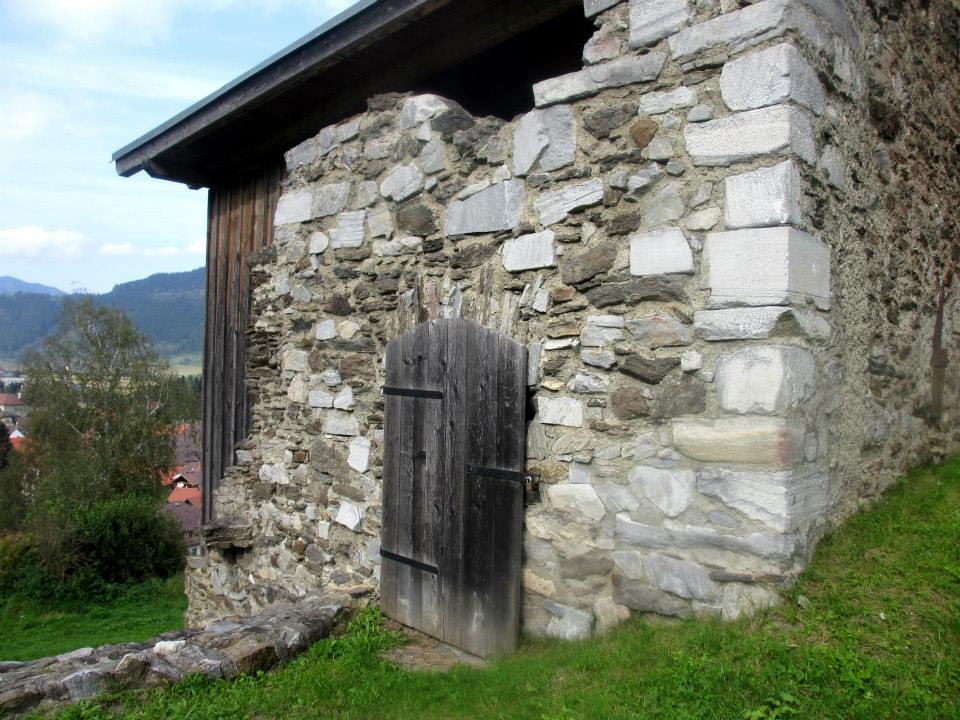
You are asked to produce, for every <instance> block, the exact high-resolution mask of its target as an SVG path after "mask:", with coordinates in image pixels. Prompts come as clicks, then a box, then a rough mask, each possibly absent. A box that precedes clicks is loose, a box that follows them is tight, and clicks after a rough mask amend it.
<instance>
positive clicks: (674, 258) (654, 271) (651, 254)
mask: <svg viewBox="0 0 960 720" xmlns="http://www.w3.org/2000/svg"><path fill="white" fill-rule="evenodd" d="M692 272H693V253H692V252H691V251H690V245H689V244H688V243H687V239H686V238H685V237H684V235H683V231H682V230H681V229H680V228H677V227H669V228H664V229H662V230H655V231H652V232H644V233H636V234H634V235H631V236H630V274H631V275H640V276H645V275H666V274H668V273H692Z"/></svg>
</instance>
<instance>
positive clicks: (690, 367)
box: [680, 350, 703, 373]
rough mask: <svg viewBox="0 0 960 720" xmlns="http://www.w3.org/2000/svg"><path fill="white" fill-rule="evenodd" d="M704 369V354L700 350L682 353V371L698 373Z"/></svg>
mask: <svg viewBox="0 0 960 720" xmlns="http://www.w3.org/2000/svg"><path fill="white" fill-rule="evenodd" d="M702 368H703V353H702V352H700V351H699V350H687V351H686V352H684V353H680V370H681V371H682V372H685V373H689V372H696V371H697V370H700V369H702Z"/></svg>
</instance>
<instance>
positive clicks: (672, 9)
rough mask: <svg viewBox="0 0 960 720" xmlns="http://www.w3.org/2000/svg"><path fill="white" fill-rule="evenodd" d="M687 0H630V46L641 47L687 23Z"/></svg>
mask: <svg viewBox="0 0 960 720" xmlns="http://www.w3.org/2000/svg"><path fill="white" fill-rule="evenodd" d="M689 18H690V7H689V5H688V4H687V0H630V47H632V48H641V47H645V46H646V45H652V44H653V43H655V42H657V41H658V40H661V39H662V38H665V37H667V36H668V35H672V34H673V33H675V32H676V31H677V30H679V29H680V28H682V27H683V26H684V25H686V24H687V20H688V19H689Z"/></svg>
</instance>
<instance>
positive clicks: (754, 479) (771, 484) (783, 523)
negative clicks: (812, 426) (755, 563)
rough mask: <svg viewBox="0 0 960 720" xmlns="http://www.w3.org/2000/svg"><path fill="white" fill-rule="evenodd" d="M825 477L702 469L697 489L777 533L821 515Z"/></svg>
mask: <svg viewBox="0 0 960 720" xmlns="http://www.w3.org/2000/svg"><path fill="white" fill-rule="evenodd" d="M828 483H829V476H828V475H827V474H826V473H824V472H821V471H814V472H805V473H801V472H797V471H794V470H787V471H781V472H755V471H747V470H725V469H721V468H704V469H702V470H701V471H700V472H699V473H698V478H697V489H698V490H699V491H700V492H701V493H703V494H704V495H709V496H710V497H715V498H717V499H719V500H720V501H721V502H723V503H724V504H725V505H727V506H728V507H731V508H733V509H734V510H737V511H738V512H741V513H743V514H744V515H746V516H747V517H748V518H751V519H753V520H757V521H759V522H761V523H763V524H764V525H766V526H767V527H769V528H772V529H774V530H777V531H779V532H784V533H786V532H794V531H796V530H797V529H799V528H801V527H802V526H804V525H806V524H807V523H809V522H811V521H812V520H814V519H816V518H817V517H819V516H821V515H822V514H823V513H824V511H825V509H826V505H827V490H828Z"/></svg>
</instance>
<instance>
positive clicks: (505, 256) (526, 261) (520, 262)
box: [500, 230, 557, 272]
mask: <svg viewBox="0 0 960 720" xmlns="http://www.w3.org/2000/svg"><path fill="white" fill-rule="evenodd" d="M554 237H555V236H554V234H553V231H551V230H545V231H544V232H539V233H532V234H530V235H521V236H520V237H518V238H511V239H509V240H507V241H505V242H504V243H503V252H502V254H501V258H500V259H501V260H502V262H503V269H504V270H506V271H507V272H522V271H523V270H532V269H534V268H545V267H553V266H554V265H556V264H557V258H556V254H555V252H554V244H553V241H554Z"/></svg>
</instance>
